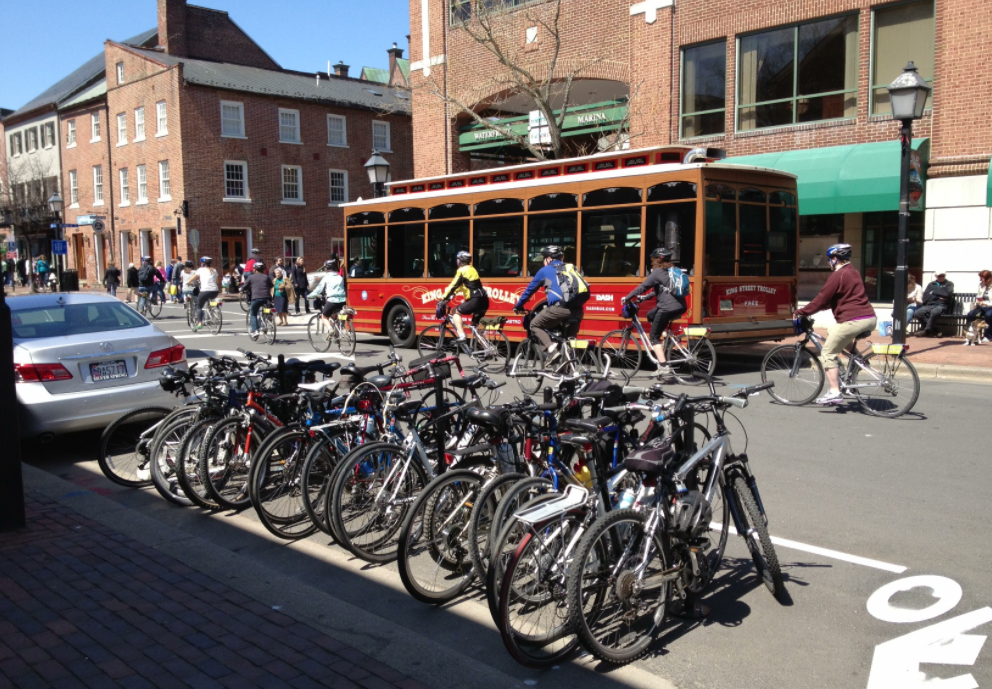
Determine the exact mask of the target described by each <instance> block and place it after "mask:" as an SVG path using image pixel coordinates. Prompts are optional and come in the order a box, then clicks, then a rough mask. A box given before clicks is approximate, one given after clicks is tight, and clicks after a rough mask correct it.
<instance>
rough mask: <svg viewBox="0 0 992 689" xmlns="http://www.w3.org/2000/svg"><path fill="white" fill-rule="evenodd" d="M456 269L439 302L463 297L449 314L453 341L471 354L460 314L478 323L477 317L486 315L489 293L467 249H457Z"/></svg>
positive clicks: (475, 323) (444, 302)
mask: <svg viewBox="0 0 992 689" xmlns="http://www.w3.org/2000/svg"><path fill="white" fill-rule="evenodd" d="M455 262H456V263H457V264H458V270H457V271H455V278H454V280H452V281H451V284H450V285H448V289H447V290H446V291H445V293H444V296H443V297H441V302H442V303H443V304H447V303H448V302H449V301H451V300H452V298H454V297H456V296H458V295H459V294H460V295H462V296H463V297H464V301H462V303H461V304H459V305H458V306H457V307H456V308H455V311H454V313H452V314H451V322H452V323H454V325H455V331H456V332H457V333H458V339H457V340H455V342H456V343H457V344H458V346H459V347H460V348H461V350H462V351H463V352H466V353H467V354H471V353H472V350H471V349H469V346H468V340H467V339H466V338H465V327H464V325H462V316H472V325H478V323H479V319H480V318H482V317H483V316H485V315H486V311H488V310H489V295H488V294H486V290H484V289H483V288H482V279H481V278H480V277H479V271H477V270H476V269H475V268H474V267H473V266H472V254H470V253H469V252H467V251H459V252H458V254H457V255H456V256H455Z"/></svg>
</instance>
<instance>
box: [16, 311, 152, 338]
mask: <svg viewBox="0 0 992 689" xmlns="http://www.w3.org/2000/svg"><path fill="white" fill-rule="evenodd" d="M10 320H11V325H12V326H13V330H14V337H15V338H16V339H23V340H30V339H37V338H41V337H66V336H70V335H85V334H86V333H102V332H111V331H114V330H129V329H131V328H141V327H143V326H145V325H148V321H146V320H145V319H144V318H142V317H141V316H139V315H138V314H137V313H136V312H135V311H134V310H133V309H130V308H128V307H127V306H124V305H123V304H114V303H110V302H101V303H95V304H53V305H51V306H44V307H41V308H37V309H23V310H11V314H10Z"/></svg>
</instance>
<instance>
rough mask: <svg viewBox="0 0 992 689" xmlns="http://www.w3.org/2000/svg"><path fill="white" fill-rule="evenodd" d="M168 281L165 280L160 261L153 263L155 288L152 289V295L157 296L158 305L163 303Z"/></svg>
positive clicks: (162, 265) (163, 269) (163, 268)
mask: <svg viewBox="0 0 992 689" xmlns="http://www.w3.org/2000/svg"><path fill="white" fill-rule="evenodd" d="M166 284H168V281H167V280H166V279H165V266H164V264H163V263H162V262H161V261H156V262H155V287H154V288H153V289H152V293H153V294H157V295H158V300H159V303H162V304H164V303H165V286H166Z"/></svg>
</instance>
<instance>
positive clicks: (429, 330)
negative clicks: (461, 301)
mask: <svg viewBox="0 0 992 689" xmlns="http://www.w3.org/2000/svg"><path fill="white" fill-rule="evenodd" d="M442 329H443V332H442ZM457 338H458V335H457V334H456V333H455V329H454V328H452V327H451V326H450V325H448V324H447V323H438V324H437V325H429V326H427V327H426V328H424V329H423V330H421V331H420V334H419V335H417V351H418V352H420V356H422V357H425V356H431V355H432V354H437V353H439V352H444V353H446V354H454V353H455V352H456V351H457V350H458V347H457V345H455V340H456V339H457Z"/></svg>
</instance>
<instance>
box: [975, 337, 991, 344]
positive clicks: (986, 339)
mask: <svg viewBox="0 0 992 689" xmlns="http://www.w3.org/2000/svg"><path fill="white" fill-rule="evenodd" d="M988 343H989V341H988V338H986V337H983V338H982V339H981V340H979V341H978V344H988Z"/></svg>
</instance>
